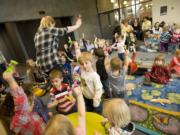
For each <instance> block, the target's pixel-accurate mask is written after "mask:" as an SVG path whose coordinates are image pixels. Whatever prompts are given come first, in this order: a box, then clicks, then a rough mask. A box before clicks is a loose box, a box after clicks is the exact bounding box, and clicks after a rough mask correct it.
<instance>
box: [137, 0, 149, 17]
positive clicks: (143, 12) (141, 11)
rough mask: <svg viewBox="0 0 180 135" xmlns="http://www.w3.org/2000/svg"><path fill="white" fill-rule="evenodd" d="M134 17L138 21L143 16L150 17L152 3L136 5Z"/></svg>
mask: <svg viewBox="0 0 180 135" xmlns="http://www.w3.org/2000/svg"><path fill="white" fill-rule="evenodd" d="M136 15H137V17H139V18H140V19H142V18H143V17H145V16H149V17H152V1H150V2H145V3H140V4H138V5H136Z"/></svg>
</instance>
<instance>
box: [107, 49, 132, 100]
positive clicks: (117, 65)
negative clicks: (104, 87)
mask: <svg viewBox="0 0 180 135" xmlns="http://www.w3.org/2000/svg"><path fill="white" fill-rule="evenodd" d="M128 54H129V51H126V52H125V60H124V63H123V62H122V61H121V60H120V59H119V58H117V57H113V58H112V59H111V61H110V59H109V55H108V53H106V54H105V55H106V58H105V62H104V63H105V69H106V72H107V74H108V79H109V88H110V92H111V97H120V98H124V97H125V95H126V88H125V76H126V74H127V70H128V65H129V58H128Z"/></svg>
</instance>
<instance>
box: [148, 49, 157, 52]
mask: <svg viewBox="0 0 180 135" xmlns="http://www.w3.org/2000/svg"><path fill="white" fill-rule="evenodd" d="M147 52H157V50H152V49H147Z"/></svg>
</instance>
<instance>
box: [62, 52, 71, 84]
mask: <svg viewBox="0 0 180 135" xmlns="http://www.w3.org/2000/svg"><path fill="white" fill-rule="evenodd" d="M59 57H60V61H61V64H62V69H61V70H62V74H63V82H64V83H67V84H70V85H71V84H72V75H71V64H70V61H68V59H67V57H66V55H65V54H64V53H62V54H61V55H60V56H59Z"/></svg>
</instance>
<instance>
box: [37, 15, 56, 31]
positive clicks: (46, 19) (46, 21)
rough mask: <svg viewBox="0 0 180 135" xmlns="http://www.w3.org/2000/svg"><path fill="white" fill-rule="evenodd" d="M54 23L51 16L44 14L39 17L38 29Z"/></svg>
mask: <svg viewBox="0 0 180 135" xmlns="http://www.w3.org/2000/svg"><path fill="white" fill-rule="evenodd" d="M55 24H56V22H55V20H54V18H53V17H52V16H44V17H43V18H42V19H41V22H40V26H39V29H43V28H48V27H51V26H53V25H55Z"/></svg>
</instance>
